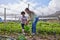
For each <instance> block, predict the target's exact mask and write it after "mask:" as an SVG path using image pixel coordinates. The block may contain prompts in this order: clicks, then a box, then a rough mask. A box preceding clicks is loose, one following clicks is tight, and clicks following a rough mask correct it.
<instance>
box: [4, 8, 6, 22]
mask: <svg viewBox="0 0 60 40" xmlns="http://www.w3.org/2000/svg"><path fill="white" fill-rule="evenodd" d="M4 22H6V8H4Z"/></svg>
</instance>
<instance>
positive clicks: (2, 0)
mask: <svg viewBox="0 0 60 40" xmlns="http://www.w3.org/2000/svg"><path fill="white" fill-rule="evenodd" d="M28 4H30V6H29V8H30V10H31V11H34V12H35V13H36V14H37V15H42V14H43V15H50V14H53V13H55V12H56V11H60V0H0V13H4V11H3V10H4V9H3V8H7V14H9V13H10V14H12V13H13V14H14V13H16V14H20V12H21V11H24V9H25V8H26V7H28Z"/></svg>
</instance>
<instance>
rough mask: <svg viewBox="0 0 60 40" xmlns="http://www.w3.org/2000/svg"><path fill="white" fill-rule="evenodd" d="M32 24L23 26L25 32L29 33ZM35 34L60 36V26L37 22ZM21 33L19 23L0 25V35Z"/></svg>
mask: <svg viewBox="0 0 60 40" xmlns="http://www.w3.org/2000/svg"><path fill="white" fill-rule="evenodd" d="M31 25H32V23H31V22H30V24H29V25H25V32H26V33H30V32H31V27H32V26H31ZM36 28H37V29H36V30H37V33H39V34H41V33H42V34H45V33H46V34H54V33H55V34H60V24H59V23H54V22H52V23H51V22H43V21H39V22H38V23H37V26H36ZM4 32H5V33H7V34H8V33H22V28H21V25H20V23H19V22H7V23H6V24H5V23H3V22H1V23H0V33H4Z"/></svg>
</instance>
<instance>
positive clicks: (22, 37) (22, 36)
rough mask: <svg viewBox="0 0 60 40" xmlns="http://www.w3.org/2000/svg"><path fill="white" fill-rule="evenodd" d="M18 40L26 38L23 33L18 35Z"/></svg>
mask: <svg viewBox="0 0 60 40" xmlns="http://www.w3.org/2000/svg"><path fill="white" fill-rule="evenodd" d="M17 40H26V38H25V36H24V35H23V34H21V35H20V36H18V38H17Z"/></svg>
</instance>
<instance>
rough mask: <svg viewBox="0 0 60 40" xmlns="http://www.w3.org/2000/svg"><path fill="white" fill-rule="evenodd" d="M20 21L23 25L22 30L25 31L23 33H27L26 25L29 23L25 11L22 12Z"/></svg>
mask: <svg viewBox="0 0 60 40" xmlns="http://www.w3.org/2000/svg"><path fill="white" fill-rule="evenodd" d="M20 21H21V26H22V32H23V34H25V33H24V25H27V17H26V16H25V12H24V11H22V12H21V17H20Z"/></svg>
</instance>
